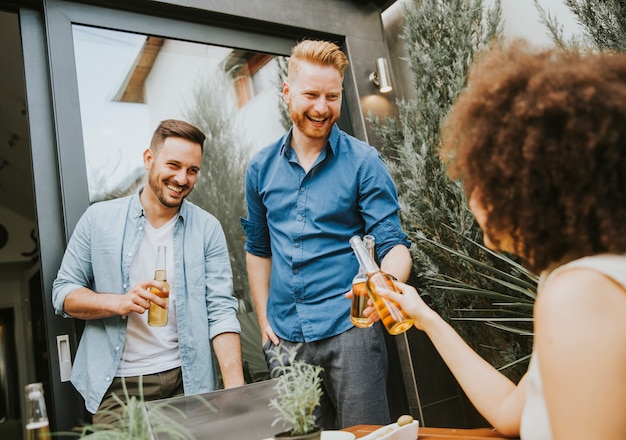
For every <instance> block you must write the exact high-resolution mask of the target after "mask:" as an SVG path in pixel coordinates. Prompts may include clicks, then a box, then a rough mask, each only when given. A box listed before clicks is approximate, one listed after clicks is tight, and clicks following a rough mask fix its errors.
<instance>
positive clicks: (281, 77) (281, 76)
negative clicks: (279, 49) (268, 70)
mask: <svg viewBox="0 0 626 440" xmlns="http://www.w3.org/2000/svg"><path fill="white" fill-rule="evenodd" d="M276 63H277V64H278V81H277V83H278V94H279V95H280V98H279V101H278V110H279V112H280V125H282V127H283V128H284V129H285V131H287V130H289V129H290V128H291V126H292V124H293V122H292V121H291V116H290V115H289V106H288V105H287V103H286V102H285V101H284V100H283V82H285V81H286V80H287V73H288V68H289V58H288V57H276Z"/></svg>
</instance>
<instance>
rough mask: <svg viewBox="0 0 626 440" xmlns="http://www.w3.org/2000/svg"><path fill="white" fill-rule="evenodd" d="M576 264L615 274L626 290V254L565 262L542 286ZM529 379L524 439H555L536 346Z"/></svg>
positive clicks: (605, 255)
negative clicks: (552, 277) (555, 275)
mask: <svg viewBox="0 0 626 440" xmlns="http://www.w3.org/2000/svg"><path fill="white" fill-rule="evenodd" d="M575 267H584V268H587V269H592V270H595V271H597V272H599V273H601V274H603V275H605V276H607V277H608V278H611V279H612V280H614V281H615V282H617V283H618V284H619V285H621V286H622V287H623V288H624V290H626V255H609V254H602V255H595V256H591V257H585V258H580V259H578V260H574V261H571V262H569V263H567V264H564V265H563V266H560V267H558V268H557V269H555V270H554V271H552V272H551V273H550V274H549V275H548V276H547V277H545V279H542V280H541V282H540V283H539V284H540V287H539V288H541V285H542V284H545V283H546V281H547V280H548V279H549V278H550V277H551V276H553V275H554V274H556V273H559V272H562V271H564V270H567V269H572V268H575ZM526 381H527V388H526V403H525V404H524V411H523V413H522V421H521V426H520V438H521V439H522V440H552V431H551V428H550V419H549V418H548V409H547V407H546V401H545V398H544V395H543V386H542V383H541V374H540V372H539V361H538V359H537V353H536V352H535V351H534V349H533V354H532V358H531V360H530V365H529V366H528V374H527V379H526Z"/></svg>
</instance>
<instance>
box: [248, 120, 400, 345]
mask: <svg viewBox="0 0 626 440" xmlns="http://www.w3.org/2000/svg"><path fill="white" fill-rule="evenodd" d="M290 143H291V131H290V132H289V133H287V134H286V135H285V136H283V137H282V138H281V139H279V140H278V141H277V142H275V143H274V144H272V145H269V146H268V147H266V148H264V149H262V150H261V151H259V152H258V153H257V154H256V155H255V156H254V157H253V158H252V160H251V161H250V164H249V165H248V170H247V174H246V201H247V205H248V217H247V219H241V223H242V226H243V228H244V230H245V232H246V244H245V249H246V251H248V252H250V253H251V254H253V255H257V256H260V257H271V258H272V271H271V277H270V292H269V298H268V303H267V316H268V319H269V322H270V325H271V326H272V329H273V330H274V332H276V334H277V335H278V336H280V337H281V338H283V339H286V340H288V341H292V342H311V341H318V340H320V339H325V338H328V337H331V336H335V335H338V334H340V333H343V332H345V331H346V330H348V329H350V328H351V327H352V324H351V323H350V301H349V300H348V299H346V298H345V293H346V292H347V291H348V290H350V288H351V285H352V278H353V277H354V275H356V273H357V271H358V267H359V265H358V262H357V260H356V257H355V256H354V252H353V251H352V248H351V246H350V243H349V240H350V237H352V236H353V235H359V236H363V235H365V234H371V235H373V236H374V237H375V239H376V251H377V252H378V256H379V257H381V258H382V257H384V256H385V255H386V254H387V252H389V250H390V249H391V248H393V247H394V246H396V245H404V246H406V247H409V246H410V245H411V242H410V241H409V240H408V238H407V234H406V233H405V232H404V231H403V230H402V228H401V226H400V219H399V214H398V211H399V210H400V205H399V203H398V196H397V191H396V186H395V184H394V182H393V180H392V179H391V176H390V174H389V172H388V170H387V168H386V166H385V164H384V162H383V161H382V158H381V156H380V154H379V153H378V151H377V150H376V149H375V148H374V147H372V146H370V145H368V144H366V143H365V142H362V141H360V140H358V139H356V138H354V137H352V136H350V135H348V134H347V133H345V132H343V131H341V130H340V129H339V128H338V127H337V125H335V126H334V127H333V129H332V131H331V133H330V135H329V137H328V141H327V143H326V147H325V148H324V150H323V151H322V152H321V153H320V155H319V156H318V158H317V160H316V161H315V163H314V164H313V166H312V167H311V169H310V170H309V171H308V172H305V171H304V169H303V168H302V167H301V166H300V164H299V162H298V157H297V156H296V154H295V152H294V151H293V149H292V148H291V146H290Z"/></svg>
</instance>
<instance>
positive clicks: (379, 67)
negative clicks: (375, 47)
mask: <svg viewBox="0 0 626 440" xmlns="http://www.w3.org/2000/svg"><path fill="white" fill-rule="evenodd" d="M370 81H371V82H373V83H374V84H376V86H377V87H378V90H379V91H380V93H389V92H391V91H392V90H393V87H392V86H391V76H390V74H389V66H388V65H387V59H386V58H378V59H377V60H376V70H375V71H374V72H372V73H370Z"/></svg>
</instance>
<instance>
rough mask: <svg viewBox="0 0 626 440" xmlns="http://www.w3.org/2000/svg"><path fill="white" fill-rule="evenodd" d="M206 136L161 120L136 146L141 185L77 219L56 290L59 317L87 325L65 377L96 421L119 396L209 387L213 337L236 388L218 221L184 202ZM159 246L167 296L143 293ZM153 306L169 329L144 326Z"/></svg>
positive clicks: (235, 339) (236, 355) (236, 342)
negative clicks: (140, 147) (142, 145)
mask: <svg viewBox="0 0 626 440" xmlns="http://www.w3.org/2000/svg"><path fill="white" fill-rule="evenodd" d="M204 141H205V135H204V134H203V133H202V132H201V131H200V130H199V129H198V128H196V127H194V126H193V125H191V124H188V123H186V122H184V121H178V120H171V119H170V120H165V121H162V122H161V123H160V124H159V126H158V127H157V129H156V131H155V132H154V135H153V137H152V142H151V144H150V147H149V148H148V149H146V150H145V151H144V153H143V160H144V167H145V169H146V171H147V173H148V174H147V185H145V186H143V187H141V188H140V189H139V191H138V192H137V193H136V194H134V195H132V196H130V197H125V198H120V199H115V200H109V201H105V202H100V203H96V204H94V205H92V206H90V207H89V208H88V209H87V211H86V212H85V213H84V214H83V216H82V217H81V219H80V221H79V222H78V224H77V225H76V229H75V230H74V233H73V234H72V237H71V239H70V241H69V243H68V245H67V249H66V252H65V255H64V257H63V261H62V263H61V267H60V269H59V272H58V275H57V278H56V280H55V281H54V286H53V293H52V298H53V305H54V308H55V311H56V313H57V314H59V315H63V316H65V317H73V318H78V319H83V320H85V329H84V331H83V335H82V337H81V340H80V343H79V346H78V350H77V353H76V359H75V360H74V365H73V368H72V383H73V385H74V386H75V387H76V389H77V390H78V391H79V392H80V393H81V395H82V396H83V398H84V399H85V406H86V408H87V410H88V411H89V412H90V413H92V414H94V417H93V421H94V423H104V422H109V421H112V420H115V416H114V413H115V411H119V410H120V409H121V408H120V406H119V404H118V403H117V401H116V399H115V397H114V395H116V396H117V397H118V398H121V399H122V400H123V398H124V391H123V382H125V386H126V388H127V389H128V391H129V394H130V396H139V394H140V392H139V387H140V382H141V385H142V387H143V398H144V399H145V400H154V399H161V398H166V397H172V396H175V395H178V394H183V393H184V394H196V393H203V392H208V391H213V390H214V389H215V388H216V386H217V384H216V383H214V372H213V365H212V355H211V344H212V346H213V349H214V350H215V355H216V357H217V359H218V362H219V367H220V370H221V373H222V378H223V382H224V387H225V388H230V387H235V386H240V385H243V384H244V379H243V370H242V362H241V344H240V339H239V332H240V326H239V321H238V320H237V317H236V313H237V300H236V298H235V297H234V296H233V295H232V292H233V287H232V272H231V267H230V260H229V256H228V249H227V247H226V240H225V236H224V233H223V230H222V227H221V225H220V223H219V222H218V220H217V219H216V218H215V217H214V216H212V215H211V214H209V213H208V212H206V211H204V210H202V209H200V208H199V207H197V206H195V205H193V204H192V203H191V202H189V201H187V200H185V198H186V197H187V196H188V195H189V193H190V192H191V191H192V189H193V187H194V185H195V183H196V179H197V176H198V172H199V171H200V164H201V162H202V152H203V144H204ZM162 245H165V246H166V247H167V252H166V266H167V281H168V283H169V303H166V302H165V301H164V300H163V299H162V298H161V297H159V296H158V295H156V294H154V293H152V292H150V289H151V288H153V289H157V291H165V290H166V286H165V285H164V284H163V283H162V282H161V281H155V280H154V270H155V262H156V250H157V246H162ZM151 303H154V304H156V305H157V306H160V307H164V308H165V307H166V308H167V309H168V319H167V324H166V325H165V326H163V327H154V326H150V325H148V321H147V316H148V313H146V311H147V310H148V309H149V307H150V304H151Z"/></svg>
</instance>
